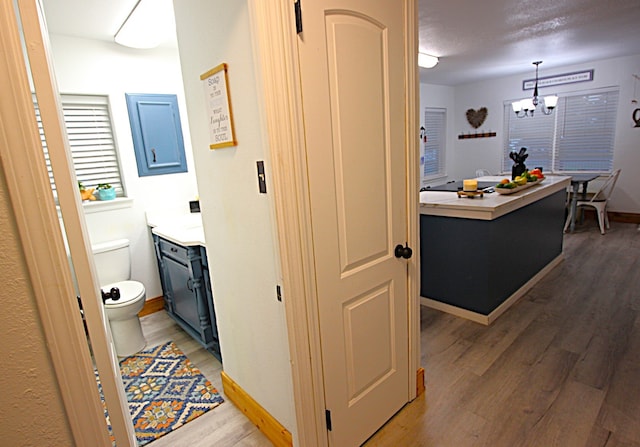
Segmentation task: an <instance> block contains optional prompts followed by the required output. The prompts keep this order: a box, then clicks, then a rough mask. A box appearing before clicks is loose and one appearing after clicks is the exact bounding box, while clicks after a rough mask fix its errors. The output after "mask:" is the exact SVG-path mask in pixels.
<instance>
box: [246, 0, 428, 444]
mask: <svg viewBox="0 0 640 447" xmlns="http://www.w3.org/2000/svg"><path fill="white" fill-rule="evenodd" d="M267 3H268V4H267ZM405 4H406V6H407V7H406V10H405V26H406V30H407V34H406V36H405V52H406V53H405V83H406V85H407V86H408V88H407V97H406V98H405V116H404V119H405V131H406V142H407V148H406V151H405V153H406V157H407V160H406V161H407V174H406V188H407V213H408V216H409V218H408V222H407V238H408V241H407V242H408V243H409V245H410V246H412V247H414V253H415V256H414V257H413V258H412V259H411V260H409V262H408V264H407V265H408V267H407V277H408V284H407V290H408V296H409V301H410V302H409V303H408V304H409V305H408V314H407V319H408V329H409V340H408V349H409V368H408V371H409V372H408V374H409V378H408V383H409V389H408V390H407V401H410V400H413V399H414V398H415V397H416V385H417V380H418V379H417V372H418V368H419V365H420V301H419V299H418V290H419V275H418V272H419V269H418V265H419V259H418V258H419V256H418V255H419V250H418V244H419V239H418V218H419V215H418V200H419V196H418V191H419V178H420V176H419V171H418V169H419V164H418V163H417V161H418V159H419V158H418V157H419V145H418V144H417V142H418V125H419V115H418V104H419V96H418V92H419V84H418V67H417V54H418V26H417V24H418V9H417V3H416V0H407V1H406V2H405ZM249 6H250V8H249V11H250V14H251V20H252V22H253V24H252V27H253V29H254V31H255V34H254V44H255V48H256V50H255V53H256V56H255V57H256V59H257V62H258V67H259V74H258V80H259V81H258V82H260V83H261V85H260V89H259V91H260V93H261V97H262V98H264V107H265V123H266V128H267V136H266V138H267V140H268V141H269V147H270V149H269V151H270V156H271V166H273V185H274V194H273V195H274V202H275V210H276V220H277V231H278V243H279V251H280V260H281V271H282V276H283V279H282V281H283V292H284V293H283V298H284V303H285V312H286V316H287V331H288V335H289V350H290V355H291V365H292V366H291V370H292V378H293V395H294V401H295V402H296V408H295V411H296V421H297V440H298V445H309V446H312V445H313V446H328V442H329V441H328V437H327V430H326V426H325V414H324V410H325V401H324V383H323V373H322V361H321V360H322V357H321V349H320V330H319V317H318V313H317V307H316V305H315V303H316V301H317V296H316V287H315V281H316V278H315V268H314V262H315V261H314V254H313V240H312V235H311V208H310V203H309V190H308V177H307V167H306V159H305V150H304V148H305V136H304V122H303V116H302V93H301V86H300V79H299V73H300V71H299V66H298V55H297V39H299V38H300V39H304V32H303V33H302V34H301V35H300V36H298V35H297V34H296V33H295V23H296V22H295V12H294V3H293V2H292V1H291V0H277V1H275V0H274V1H272V2H264V1H261V0H251V1H250V3H249ZM302 7H304V5H303V6H302Z"/></svg>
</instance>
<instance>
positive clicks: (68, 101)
mask: <svg viewBox="0 0 640 447" xmlns="http://www.w3.org/2000/svg"><path fill="white" fill-rule="evenodd" d="M60 99H61V102H62V110H63V115H64V123H65V127H66V130H67V135H68V138H69V146H70V149H71V157H72V159H73V166H74V169H75V173H76V177H77V179H78V181H80V182H82V184H83V185H84V186H85V187H87V188H95V187H96V186H98V184H99V183H109V184H110V185H111V186H113V187H114V188H115V190H116V196H118V197H122V196H124V187H123V182H122V176H121V173H120V163H119V160H118V153H117V150H116V144H115V138H114V135H113V130H112V126H111V114H110V112H109V103H108V100H107V97H106V96H97V95H96V96H94V95H61V98H60ZM34 104H35V108H36V118H37V121H38V127H39V129H40V138H41V139H42V146H43V148H44V152H45V159H46V162H47V170H48V171H49V178H50V180H51V187H52V189H53V191H54V195H55V183H54V180H53V172H52V170H51V163H50V161H49V153H48V151H47V142H46V140H45V137H44V131H43V129H42V122H41V120H40V111H39V109H38V106H37V104H36V102H35V96H34Z"/></svg>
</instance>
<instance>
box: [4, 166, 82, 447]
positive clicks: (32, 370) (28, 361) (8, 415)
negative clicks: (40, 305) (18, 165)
mask: <svg viewBox="0 0 640 447" xmlns="http://www.w3.org/2000/svg"><path fill="white" fill-rule="evenodd" d="M0 232H1V233H2V237H1V238H0V253H2V256H0V284H2V286H1V288H0V290H1V292H0V300H1V302H2V307H3V309H2V312H0V340H2V343H0V358H2V365H3V371H2V374H0V396H2V405H0V421H1V422H0V444H2V445H6V446H54V445H55V446H73V445H74V442H73V438H72V435H71V431H70V428H69V425H68V421H67V416H66V413H65V410H64V407H63V405H62V399H61V396H60V390H59V388H58V383H57V379H56V376H55V372H54V370H53V365H52V363H51V358H50V357H49V353H48V351H47V349H46V343H45V338H44V334H43V331H42V325H41V323H40V315H39V314H38V309H37V307H36V302H35V298H34V295H33V291H32V289H31V284H30V280H29V272H28V271H27V267H26V265H25V260H24V255H23V252H22V246H21V243H20V239H19V235H18V231H17V228H16V223H15V218H14V214H13V210H12V209H11V202H10V199H9V193H8V191H7V185H6V180H5V175H4V166H2V169H0Z"/></svg>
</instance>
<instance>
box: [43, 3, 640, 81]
mask: <svg viewBox="0 0 640 447" xmlns="http://www.w3.org/2000/svg"><path fill="white" fill-rule="evenodd" d="M136 1H137V0H108V1H105V0H42V2H43V4H44V9H45V15H46V19H47V23H48V27H49V31H50V32H51V33H55V34H64V35H72V36H77V37H86V38H91V39H99V40H108V41H113V35H114V34H115V32H116V31H117V30H118V28H119V27H120V25H121V23H122V22H123V20H124V19H125V18H126V17H127V15H128V14H129V11H130V10H131V9H132V8H133V6H134V5H135V3H136ZM304 1H314V0H303V1H302V3H303V8H304ZM379 1H388V0H379ZM418 2H419V16H420V17H419V28H420V45H419V47H420V49H421V50H422V51H424V52H426V53H429V54H433V55H435V56H438V57H440V63H439V64H438V65H437V66H436V67H435V68H432V69H420V77H421V80H422V81H423V82H428V83H432V84H442V85H457V84H463V83H467V82H473V81H477V80H480V79H487V78H492V77H499V76H505V75H511V74H518V73H533V72H534V67H533V66H532V65H531V63H532V62H533V61H536V60H541V61H543V64H542V65H541V66H540V73H541V76H544V72H545V71H546V70H549V69H551V68H554V67H559V66H563V65H569V64H579V63H584V62H591V61H594V60H599V59H607V58H611V57H619V56H628V55H635V54H640V0H538V1H535V2H533V1H529V0H517V1H516V0H476V1H471V0H418ZM172 42H174V43H173V45H175V36H173V35H170V36H168V37H167V41H166V43H165V45H172ZM639 70H640V67H639Z"/></svg>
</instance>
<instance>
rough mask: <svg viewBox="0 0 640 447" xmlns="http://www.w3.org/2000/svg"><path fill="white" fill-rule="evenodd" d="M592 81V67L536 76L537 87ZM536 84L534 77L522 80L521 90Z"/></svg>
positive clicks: (532, 87) (531, 87)
mask: <svg viewBox="0 0 640 447" xmlns="http://www.w3.org/2000/svg"><path fill="white" fill-rule="evenodd" d="M588 81H593V69H592V70H584V71H576V72H573V73H564V74H559V75H556V76H544V77H542V78H538V87H551V86H552V85H563V84H575V83H576V82H588ZM535 86H536V80H535V79H526V80H524V81H522V90H533V89H534V88H535Z"/></svg>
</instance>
